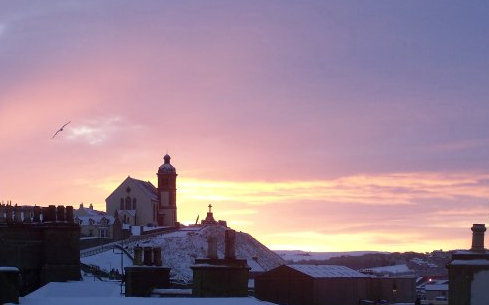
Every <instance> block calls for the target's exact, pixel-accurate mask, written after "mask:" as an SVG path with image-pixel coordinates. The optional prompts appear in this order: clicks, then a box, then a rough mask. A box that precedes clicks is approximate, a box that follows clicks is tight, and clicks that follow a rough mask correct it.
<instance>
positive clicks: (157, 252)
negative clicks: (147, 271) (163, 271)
mask: <svg viewBox="0 0 489 305" xmlns="http://www.w3.org/2000/svg"><path fill="white" fill-rule="evenodd" d="M153 263H154V265H155V266H158V267H159V266H161V265H163V262H162V261H161V247H154V248H153Z"/></svg>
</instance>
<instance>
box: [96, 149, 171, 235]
mask: <svg viewBox="0 0 489 305" xmlns="http://www.w3.org/2000/svg"><path fill="white" fill-rule="evenodd" d="M157 177H158V187H155V186H154V185H153V184H152V183H151V182H149V181H143V180H139V179H134V178H131V177H130V176H128V177H127V178H126V179H125V180H124V181H123V182H122V183H121V185H119V187H117V188H116V189H115V190H114V191H113V192H112V194H110V195H109V197H107V199H106V200H105V202H106V211H107V213H108V214H109V215H115V213H116V212H117V215H118V218H119V220H120V221H121V222H122V223H123V224H128V225H132V226H165V227H175V226H177V224H178V223H177V204H176V193H177V188H176V178H177V173H176V169H175V167H173V165H171V163H170V156H169V155H168V154H167V155H165V156H164V163H163V164H162V165H161V166H160V167H159V168H158V172H157Z"/></svg>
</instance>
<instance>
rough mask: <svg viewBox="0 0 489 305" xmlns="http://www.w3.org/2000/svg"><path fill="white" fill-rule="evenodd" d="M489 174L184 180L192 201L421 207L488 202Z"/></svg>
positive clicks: (397, 174)
mask: <svg viewBox="0 0 489 305" xmlns="http://www.w3.org/2000/svg"><path fill="white" fill-rule="evenodd" d="M488 184H489V174H477V173H466V174H440V173H425V172H419V173H388V174H362V175H353V176H347V177H341V178H337V179H330V180H312V181H283V182H264V181H263V182H261V181H256V182H255V181H249V182H232V181H212V180H200V179H191V178H182V179H181V181H180V185H181V188H182V189H183V190H182V195H183V196H185V197H186V198H188V199H189V200H202V201H206V200H207V201H210V202H212V201H239V202H245V203H247V204H250V205H267V204H279V203H280V204H282V203H284V202H292V201H293V202H296V201H303V202H305V201H321V202H336V203H343V204H355V205H357V204H360V205H374V206H379V205H386V206H389V205H391V206H392V205H394V206H399V205H416V204H417V203H419V202H420V201H423V200H433V199H444V200H455V199H458V198H460V197H469V198H479V199H481V198H488V197H489V188H488V187H487V186H488Z"/></svg>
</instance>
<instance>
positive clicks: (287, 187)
mask: <svg viewBox="0 0 489 305" xmlns="http://www.w3.org/2000/svg"><path fill="white" fill-rule="evenodd" d="M480 11H481V9H480V8H478V5H455V4H454V3H453V1H448V2H446V1H441V2H437V1H433V2H431V1H430V2H425V1H405V2H402V3H397V2H385V1H379V2H371V1H353V2H351V3H344V2H341V1H339V2H337V3H329V2H328V1H312V2H310V1H308V2H307V3H302V2H297V1H295V2H294V1H292V2H287V3H282V2H275V1H265V2H263V1H258V2H257V1H254V2H253V1H251V2H248V1H245V2H234V1H231V2H227V1H202V2H191V3H188V2H185V1H145V2H144V3H139V2H133V1H100V2H99V1H48V2H29V3H26V2H19V1H4V2H3V3H2V9H1V10H0V123H1V128H0V141H1V143H2V148H1V149H0V160H2V162H0V201H3V202H4V203H5V202H9V201H12V203H13V204H19V205H38V206H47V205H50V204H54V205H65V206H67V205H72V206H74V207H75V208H77V207H79V205H80V204H81V203H83V204H85V205H88V204H93V207H94V208H96V209H98V210H105V209H106V201H105V200H106V198H107V197H108V196H109V195H110V194H111V193H112V192H113V191H114V190H115V189H116V188H117V187H118V186H119V185H121V183H122V182H123V181H124V179H126V178H127V177H128V176H130V177H132V178H136V179H140V180H142V181H149V182H151V183H152V184H153V185H155V186H157V184H158V180H157V179H158V178H157V174H156V173H157V172H158V167H159V166H160V165H162V164H163V157H164V156H165V154H169V155H171V158H172V159H171V162H172V163H171V164H172V165H173V166H175V168H176V170H177V174H178V177H177V180H176V188H177V191H176V202H177V205H178V210H177V213H178V221H179V222H180V223H181V224H184V225H191V224H194V223H195V222H196V220H197V218H198V217H199V219H200V220H201V219H203V218H205V215H206V212H207V209H208V205H209V204H212V206H213V213H214V217H215V218H216V220H225V221H226V222H227V224H228V225H229V226H230V227H232V228H233V229H235V230H237V231H242V232H246V233H249V234H250V235H252V236H253V237H255V238H256V239H257V240H259V241H260V242H262V243H263V244H265V245H266V246H267V247H269V248H270V249H273V250H304V251H354V250H376V251H419V252H425V251H432V250H435V249H445V250H450V249H460V248H467V247H469V246H470V245H469V243H470V240H469V238H468V237H467V235H468V233H467V232H468V230H469V228H470V227H471V225H472V224H473V223H488V222H489V162H488V156H489V128H488V127H489V125H488V122H489V102H488V101H487V97H488V96H489V86H488V85H487V84H488V81H489V72H488V71H489V69H488V67H489V56H487V54H489V40H488V39H487V35H485V34H486V33H487V30H488V29H489V22H488V18H487V15H485V14H481V13H480ZM486 11H487V8H486ZM66 122H70V124H69V125H67V126H66V127H65V128H64V129H63V131H60V132H59V133H58V134H57V135H56V137H54V138H53V134H54V133H55V132H56V131H57V130H59V128H60V127H61V126H63V124H65V123H66Z"/></svg>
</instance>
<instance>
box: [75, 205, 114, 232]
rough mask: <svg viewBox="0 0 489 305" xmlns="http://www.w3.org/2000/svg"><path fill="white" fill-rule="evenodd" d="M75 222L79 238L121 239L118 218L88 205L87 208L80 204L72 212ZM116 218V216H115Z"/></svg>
mask: <svg viewBox="0 0 489 305" xmlns="http://www.w3.org/2000/svg"><path fill="white" fill-rule="evenodd" d="M73 215H74V217H75V222H76V223H78V224H79V225H80V238H82V239H83V238H101V239H110V240H119V239H121V237H122V232H121V231H122V223H121V221H120V220H119V218H118V217H114V216H111V215H109V214H108V213H106V212H103V211H97V210H95V209H94V208H93V206H92V205H91V204H90V206H89V207H88V208H86V207H84V206H83V203H82V204H80V207H79V208H78V210H74V211H73ZM115 216H117V215H115Z"/></svg>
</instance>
